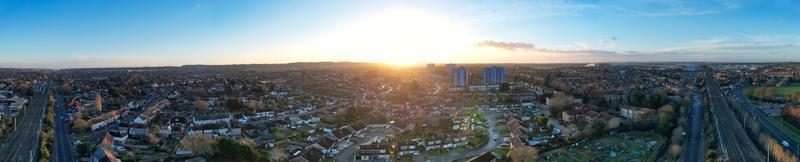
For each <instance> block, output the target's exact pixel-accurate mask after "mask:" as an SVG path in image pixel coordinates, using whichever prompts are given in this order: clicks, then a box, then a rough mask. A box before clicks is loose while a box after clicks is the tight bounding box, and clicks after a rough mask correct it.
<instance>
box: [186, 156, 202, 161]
mask: <svg viewBox="0 0 800 162" xmlns="http://www.w3.org/2000/svg"><path fill="white" fill-rule="evenodd" d="M183 162H206V158H203V157H202V156H198V157H195V158H191V159H187V160H184V161H183Z"/></svg>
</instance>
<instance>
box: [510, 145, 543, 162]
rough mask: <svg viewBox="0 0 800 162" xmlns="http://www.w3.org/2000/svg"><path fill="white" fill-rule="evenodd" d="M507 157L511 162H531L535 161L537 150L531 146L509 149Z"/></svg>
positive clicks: (537, 154)
mask: <svg viewBox="0 0 800 162" xmlns="http://www.w3.org/2000/svg"><path fill="white" fill-rule="evenodd" d="M509 157H510V158H511V161H513V162H533V161H537V158H538V157H539V151H538V150H536V148H533V147H529V146H522V147H519V148H515V149H513V150H511V152H509Z"/></svg>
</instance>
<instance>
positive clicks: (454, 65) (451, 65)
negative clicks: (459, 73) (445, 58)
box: [444, 64, 456, 71]
mask: <svg viewBox="0 0 800 162" xmlns="http://www.w3.org/2000/svg"><path fill="white" fill-rule="evenodd" d="M444 68H445V69H446V70H450V71H452V70H453V69H456V64H444Z"/></svg>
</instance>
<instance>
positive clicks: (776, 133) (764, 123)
mask: <svg viewBox="0 0 800 162" xmlns="http://www.w3.org/2000/svg"><path fill="white" fill-rule="evenodd" d="M735 94H736V96H735V97H736V98H735V100H736V102H737V104H739V105H740V106H742V107H743V108H745V109H746V110H747V111H748V112H749V113H750V114H751V115H750V116H755V119H756V122H758V123H759V124H760V125H761V128H763V129H764V130H766V132H767V134H769V135H770V136H772V137H773V138H775V139H776V140H777V141H778V143H780V142H781V141H787V142H789V143H791V144H790V145H789V146H788V147H787V148H788V149H789V150H790V151H791V152H792V154H794V155H798V154H800V152H798V145H799V144H798V143H793V141H800V139H797V138H793V139H791V140H790V139H789V138H792V137H794V136H786V135H784V134H783V132H781V131H780V130H779V129H778V128H777V127H775V126H774V125H772V123H770V122H769V121H768V119H767V118H768V117H767V115H766V114H764V112H761V111H758V110H756V108H755V107H753V105H752V104H750V103H749V102H746V100H747V98H745V97H744V95H743V94H742V91H741V90H736V93H735Z"/></svg>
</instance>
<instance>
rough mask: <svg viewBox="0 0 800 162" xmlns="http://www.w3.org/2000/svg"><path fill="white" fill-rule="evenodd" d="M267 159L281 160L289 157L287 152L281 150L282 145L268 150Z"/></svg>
mask: <svg viewBox="0 0 800 162" xmlns="http://www.w3.org/2000/svg"><path fill="white" fill-rule="evenodd" d="M268 157H269V161H282V160H286V158H289V154H286V152H285V151H283V147H281V146H279V147H275V148H272V149H270V150H269V156H268Z"/></svg>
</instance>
